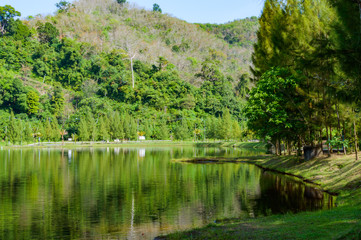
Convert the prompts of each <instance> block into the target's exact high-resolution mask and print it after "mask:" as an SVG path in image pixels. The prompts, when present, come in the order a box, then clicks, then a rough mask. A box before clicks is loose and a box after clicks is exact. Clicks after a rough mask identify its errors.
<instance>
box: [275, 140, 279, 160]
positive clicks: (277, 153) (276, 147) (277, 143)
mask: <svg viewBox="0 0 361 240" xmlns="http://www.w3.org/2000/svg"><path fill="white" fill-rule="evenodd" d="M278 145H279V142H278V139H276V144H275V151H276V155H277V156H278V155H279V152H278V151H279V147H278Z"/></svg>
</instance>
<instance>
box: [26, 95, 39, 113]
mask: <svg viewBox="0 0 361 240" xmlns="http://www.w3.org/2000/svg"><path fill="white" fill-rule="evenodd" d="M26 103H27V105H28V113H29V115H35V114H37V113H38V111H39V104H40V103H39V95H38V94H37V93H36V92H35V91H29V92H28V94H27V95H26Z"/></svg>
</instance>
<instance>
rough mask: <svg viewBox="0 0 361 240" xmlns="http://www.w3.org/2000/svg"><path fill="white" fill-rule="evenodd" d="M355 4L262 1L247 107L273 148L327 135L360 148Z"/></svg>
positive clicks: (360, 52)
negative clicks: (252, 79) (254, 85)
mask: <svg viewBox="0 0 361 240" xmlns="http://www.w3.org/2000/svg"><path fill="white" fill-rule="evenodd" d="M360 12H361V2H360V1H358V0H354V1H351V0H305V1H300V0H291V1H280V0H279V1H277V0H266V1H265V5H264V9H263V13H262V16H261V18H260V20H259V22H260V28H259V30H258V33H257V38H258V42H257V43H256V44H255V50H254V53H253V59H252V60H253V64H254V66H253V68H252V70H253V74H254V80H255V82H256V87H255V88H253V89H252V91H251V93H250V96H249V99H248V103H247V107H246V111H245V112H246V116H247V118H248V120H249V121H248V126H249V128H250V129H252V130H254V131H255V132H256V133H257V135H259V137H262V138H265V139H267V140H269V141H271V142H273V144H274V145H275V146H276V149H277V150H278V151H277V153H278V154H280V153H281V145H282V144H285V145H287V147H288V150H289V152H290V151H291V149H292V147H293V146H296V147H297V148H298V149H299V151H300V150H301V147H302V146H304V145H310V146H316V145H318V144H319V145H320V144H321V143H322V142H325V141H326V140H327V141H328V143H330V145H329V146H330V147H332V148H334V149H337V148H339V147H344V149H347V150H349V151H350V150H351V149H352V150H355V149H358V146H357V144H358V138H357V136H358V135H359V134H360V131H359V129H360V126H359V125H360V121H359V111H360V87H361V82H360V80H361V78H360V76H361V75H360V72H361V42H360V36H361V22H360ZM351 147H352V148H351ZM329 150H330V149H329ZM345 153H346V151H345ZM356 158H357V155H356Z"/></svg>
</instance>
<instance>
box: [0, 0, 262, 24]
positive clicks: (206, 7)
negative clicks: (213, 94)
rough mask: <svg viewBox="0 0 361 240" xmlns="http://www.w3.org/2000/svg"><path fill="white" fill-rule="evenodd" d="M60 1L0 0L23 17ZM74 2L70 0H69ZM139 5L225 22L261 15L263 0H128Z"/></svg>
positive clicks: (190, 19)
mask: <svg viewBox="0 0 361 240" xmlns="http://www.w3.org/2000/svg"><path fill="white" fill-rule="evenodd" d="M59 1H60V0H31V1H29V0H0V6H4V5H6V4H8V5H11V6H13V7H14V8H15V9H16V10H17V11H19V12H21V15H22V18H24V17H27V16H29V15H32V16H35V15H37V14H43V15H47V14H52V13H54V12H55V11H56V7H55V3H57V2H59ZM69 1H71V0H69ZM128 2H130V3H135V4H137V5H138V6H139V7H144V8H145V9H152V8H153V4H154V3H157V4H158V5H159V6H160V8H161V9H162V11H163V13H167V14H169V15H171V16H174V17H177V18H180V19H183V20H185V21H187V22H191V23H195V22H197V23H226V22H229V21H233V20H235V19H241V18H246V17H251V16H260V14H261V10H262V7H263V0H222V1H220V0H218V1H215V0H128Z"/></svg>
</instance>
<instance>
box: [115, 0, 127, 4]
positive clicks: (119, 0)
mask: <svg viewBox="0 0 361 240" xmlns="http://www.w3.org/2000/svg"><path fill="white" fill-rule="evenodd" d="M126 2H127V0H117V3H119V4H124V3H126Z"/></svg>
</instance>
